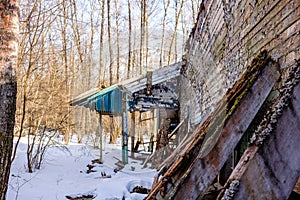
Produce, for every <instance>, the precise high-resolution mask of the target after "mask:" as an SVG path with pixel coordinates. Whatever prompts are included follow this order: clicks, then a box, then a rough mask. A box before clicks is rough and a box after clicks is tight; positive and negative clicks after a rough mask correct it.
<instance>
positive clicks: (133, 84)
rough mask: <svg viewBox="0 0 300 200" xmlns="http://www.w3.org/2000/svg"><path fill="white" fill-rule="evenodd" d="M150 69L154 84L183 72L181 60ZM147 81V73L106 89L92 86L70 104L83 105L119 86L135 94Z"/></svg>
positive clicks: (143, 87) (124, 90)
mask: <svg viewBox="0 0 300 200" xmlns="http://www.w3.org/2000/svg"><path fill="white" fill-rule="evenodd" d="M148 71H152V72H153V74H152V84H153V85H156V84H159V83H162V82H164V81H167V80H170V79H172V78H176V77H178V76H179V75H180V72H181V62H176V63H173V64H171V65H168V66H164V67H162V68H159V69H157V70H148ZM146 83H147V76H146V74H143V75H139V76H138V77H134V78H130V79H126V80H124V81H121V82H119V83H116V84H114V85H111V86H109V87H106V88H104V89H102V88H99V87H96V88H92V89H90V90H88V91H86V92H83V93H81V94H79V95H78V96H76V97H75V98H74V99H72V100H71V101H70V102H69V104H70V105H71V106H76V105H79V106H82V105H85V104H87V103H88V102H89V101H92V100H93V99H95V98H97V97H99V96H101V95H105V94H106V93H108V92H110V91H113V90H115V89H117V88H118V89H119V90H120V91H122V92H125V93H128V94H133V93H134V92H137V91H139V90H142V89H145V88H146V87H147V86H146Z"/></svg>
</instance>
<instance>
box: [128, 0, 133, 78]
mask: <svg viewBox="0 0 300 200" xmlns="http://www.w3.org/2000/svg"><path fill="white" fill-rule="evenodd" d="M128 29H129V33H128V63H127V79H129V77H130V73H131V72H130V66H131V31H132V30H131V6H130V0H128Z"/></svg>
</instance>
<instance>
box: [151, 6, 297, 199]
mask: <svg viewBox="0 0 300 200" xmlns="http://www.w3.org/2000/svg"><path fill="white" fill-rule="evenodd" d="M299 34H300V2H299V1H297V0H287V1H282V0H261V1H248V0H239V1H227V0H207V1H205V0H204V1H203V2H202V4H201V7H200V12H199V15H198V20H197V23H196V24H195V27H194V28H193V30H192V33H191V34H190V37H189V40H188V41H187V44H186V54H185V55H184V56H183V60H182V77H181V84H180V87H181V89H180V91H181V93H180V99H179V101H180V109H181V112H180V113H181V115H180V118H181V119H186V118H187V119H188V120H185V121H184V123H185V124H184V125H183V126H182V128H181V129H180V132H184V133H186V134H189V137H188V138H187V139H186V140H185V141H183V142H182V143H181V144H180V145H179V147H177V149H176V150H175V151H174V152H173V154H172V155H171V156H170V157H168V158H167V159H166V160H165V162H163V163H162V164H161V165H160V166H158V169H159V173H158V175H157V177H156V179H155V182H154V184H153V188H152V190H151V192H150V193H149V195H148V197H147V199H293V198H294V199H297V198H299V193H300V191H299V185H300V183H299V181H298V179H299V176H300V155H299V152H300V146H299V142H300V115H299V113H300V84H299V78H300V60H299V59H300V37H299ZM297 181H298V184H296V183H297Z"/></svg>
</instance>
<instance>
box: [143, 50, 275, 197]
mask: <svg viewBox="0 0 300 200" xmlns="http://www.w3.org/2000/svg"><path fill="white" fill-rule="evenodd" d="M265 56H266V55H263V54H262V55H260V56H258V59H257V60H254V61H253V63H252V67H250V68H249V70H248V71H247V73H245V74H244V75H243V77H242V79H241V80H239V81H238V82H237V83H236V84H235V86H234V88H233V89H232V90H231V91H229V92H228V93H227V95H226V96H225V97H224V99H223V100H222V101H221V102H220V103H219V106H218V107H217V108H216V110H215V111H214V113H213V114H212V115H211V116H209V117H208V118H207V120H206V121H205V122H203V124H202V125H201V126H200V127H198V128H197V130H196V131H195V132H194V133H193V134H192V136H191V138H192V141H189V142H187V143H186V144H188V145H189V146H188V147H186V148H185V150H184V153H182V154H181V156H179V157H178V158H177V159H176V160H175V161H174V163H173V164H172V165H170V166H168V170H167V172H166V173H165V174H164V176H163V178H162V179H161V180H160V181H159V182H158V183H157V184H156V185H154V186H153V189H152V191H151V192H150V194H149V196H148V197H147V199H151V198H157V199H162V198H164V199H165V198H175V199H197V198H199V197H200V198H201V195H203V193H204V191H205V190H206V189H207V188H208V186H210V185H211V183H212V181H213V180H214V179H215V177H216V175H217V173H218V172H219V170H220V169H221V167H222V166H223V164H224V163H225V161H226V160H227V158H228V156H229V155H230V153H231V152H232V150H233V149H234V147H235V146H236V144H237V143H238V142H239V140H240V138H241V137H242V135H243V133H244V132H245V131H246V129H247V128H248V126H249V124H250V123H251V122H252V120H253V118H254V117H255V115H256V113H257V112H258V110H259V108H260V107H261V105H262V104H263V102H264V101H265V99H266V98H267V96H268V95H269V92H270V91H271V89H272V88H273V86H274V84H275V83H276V81H277V79H278V77H279V73H278V71H277V68H276V66H275V65H272V64H271V65H270V66H268V67H265V66H266V65H267V63H268V62H269V61H270V60H269V59H266V58H265ZM270 63H271V62H270ZM270 63H269V64H270ZM264 67H265V68H264ZM261 69H263V71H262V72H261ZM261 73H262V74H261ZM260 75H261V76H260ZM257 76H258V79H256V78H257ZM255 80H256V81H255ZM253 94H256V95H253ZM245 113H247V115H245ZM206 134H208V135H209V136H210V137H209V139H207V141H210V142H208V143H207V144H212V145H211V146H210V145H208V146H207V147H205V146H204V147H203V148H202V150H203V152H201V153H200V148H201V145H202V143H203V141H204V137H205V135H206ZM215 141H216V142H215ZM201 157H203V158H201Z"/></svg>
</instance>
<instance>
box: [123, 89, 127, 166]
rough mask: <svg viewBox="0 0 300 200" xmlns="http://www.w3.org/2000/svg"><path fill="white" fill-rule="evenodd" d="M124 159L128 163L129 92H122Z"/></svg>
mask: <svg viewBox="0 0 300 200" xmlns="http://www.w3.org/2000/svg"><path fill="white" fill-rule="evenodd" d="M122 107H123V108H122V109H123V113H122V161H123V163H124V164H128V126H127V123H128V114H127V110H128V109H127V94H126V93H125V92H123V93H122Z"/></svg>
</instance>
